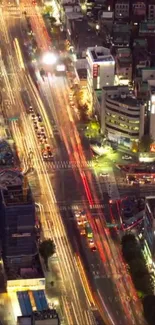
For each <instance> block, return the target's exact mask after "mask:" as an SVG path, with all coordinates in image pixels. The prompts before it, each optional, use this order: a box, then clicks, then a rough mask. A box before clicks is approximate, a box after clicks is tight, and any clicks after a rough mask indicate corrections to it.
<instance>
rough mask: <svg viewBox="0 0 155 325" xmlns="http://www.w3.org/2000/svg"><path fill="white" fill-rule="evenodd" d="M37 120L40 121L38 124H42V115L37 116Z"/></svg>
mask: <svg viewBox="0 0 155 325" xmlns="http://www.w3.org/2000/svg"><path fill="white" fill-rule="evenodd" d="M37 119H38V122H42V117H41V115H40V114H37Z"/></svg>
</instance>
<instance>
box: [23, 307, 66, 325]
mask: <svg viewBox="0 0 155 325" xmlns="http://www.w3.org/2000/svg"><path fill="white" fill-rule="evenodd" d="M17 325H60V319H59V315H58V313H57V311H56V310H55V309H47V310H45V311H42V312H33V314H32V315H30V316H19V317H18V319H17Z"/></svg>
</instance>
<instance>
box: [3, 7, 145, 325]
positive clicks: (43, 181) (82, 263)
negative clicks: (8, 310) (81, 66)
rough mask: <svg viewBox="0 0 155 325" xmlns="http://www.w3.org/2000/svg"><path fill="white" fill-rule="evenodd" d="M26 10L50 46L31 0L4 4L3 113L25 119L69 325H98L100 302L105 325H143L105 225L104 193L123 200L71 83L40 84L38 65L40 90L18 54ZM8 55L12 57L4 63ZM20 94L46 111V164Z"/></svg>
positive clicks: (40, 40) (25, 138)
mask: <svg viewBox="0 0 155 325" xmlns="http://www.w3.org/2000/svg"><path fill="white" fill-rule="evenodd" d="M24 10H26V11H27V15H30V21H31V25H32V29H33V32H34V34H35V37H36V41H37V44H38V46H39V47H40V49H41V50H42V51H47V50H48V49H49V37H48V35H47V32H46V28H45V25H44V21H43V19H42V17H41V14H40V10H39V8H38V7H33V6H31V4H30V3H29V2H23V3H22V5H21V9H20V7H19V8H16V7H15V6H14V7H12V9H11V8H8V7H6V6H5V5H4V7H3V8H2V9H1V24H0V28H1V31H2V33H3V35H4V38H3V39H4V41H3V42H2V44H1V47H2V49H3V51H2V61H1V71H2V74H3V77H2V79H3V83H4V85H5V87H4V93H5V96H8V97H9V107H6V114H7V116H8V117H11V116H13V115H15V116H20V121H19V122H16V121H15V122H12V123H11V126H12V132H13V135H14V138H15V141H16V144H17V147H18V149H19V155H20V157H21V159H22V162H23V168H26V163H27V160H26V157H28V155H29V151H30V150H31V151H32V152H33V160H34V161H33V164H34V168H35V171H36V174H37V178H38V182H39V187H40V192H39V194H37V196H36V201H38V203H39V206H40V207H42V208H41V222H42V227H43V233H44V230H45V233H44V236H45V237H46V231H47V228H48V231H49V232H48V236H49V235H50V236H51V237H53V238H54V240H55V242H56V247H57V259H58V264H59V270H60V274H61V279H62V285H61V288H60V297H61V299H60V301H61V303H62V308H63V312H64V315H65V321H66V324H69V325H70V324H71V325H85V324H88V325H93V324H95V320H94V318H93V313H92V310H93V309H94V306H95V305H96V306H97V308H98V309H99V310H100V313H101V315H102V318H103V319H104V321H105V323H106V324H115V325H117V324H118V325H119V324H120V325H121V324H122V325H130V324H140V325H142V324H143V318H142V313H141V306H140V302H139V301H138V299H137V296H136V293H135V290H134V288H133V285H132V283H131V279H130V278H129V275H128V274H127V273H126V269H125V265H124V263H123V261H122V258H121V254H120V246H119V238H117V233H115V237H116V239H117V240H116V241H115V242H114V241H113V239H112V237H111V233H110V232H109V231H108V229H107V228H106V220H109V218H111V216H109V215H110V210H109V207H108V205H107V204H105V203H107V193H108V194H110V195H111V196H112V197H117V196H119V192H118V189H117V184H116V181H115V177H114V174H113V170H112V169H111V171H110V180H107V181H104V182H101V183H103V185H102V184H100V182H99V179H98V178H96V176H95V173H94V169H93V166H92V163H91V156H90V154H89V150H88V148H86V147H85V144H84V142H83V139H82V138H81V135H80V134H79V131H78V129H77V127H76V118H75V116H74V113H73V111H72V109H71V107H70V105H69V93H70V89H69V86H68V82H67V79H66V78H65V77H56V76H53V75H52V74H50V73H48V75H47V77H46V78H45V80H44V81H43V80H42V78H41V77H40V74H39V69H40V63H38V64H36V65H35V71H36V77H37V81H38V90H37V89H36V88H35V85H34V84H33V82H32V79H31V77H30V75H29V73H28V70H27V68H26V64H25V65H24V62H23V60H22V56H21V51H20V44H22V42H23V39H22V38H23V33H22V28H23V27H22V26H23V25H24V24H25V17H24V15H23V11H24ZM10 17H11V19H10ZM15 38H17V39H18V41H19V43H18V44H19V48H18V46H17V44H15V43H14V40H15ZM4 51H7V52H8V57H7V59H5V57H4V54H3V52H4ZM23 89H26V90H27V92H28V94H29V97H30V98H31V101H32V104H33V107H34V110H35V111H36V112H40V113H41V115H42V117H43V121H44V124H45V127H46V131H47V134H48V141H49V143H50V144H51V145H52V146H55V157H54V161H53V162H50V163H46V162H44V161H43V158H42V155H41V151H40V148H39V145H38V140H37V137H36V133H35V131H34V128H33V123H32V121H31V119H30V116H28V115H27V114H26V111H25V108H24V105H23V102H22V100H21V91H22V90H23ZM103 187H104V191H103ZM34 195H35V191H34ZM72 207H74V208H75V207H77V208H82V209H85V211H86V214H87V218H88V221H89V223H90V225H91V227H92V229H93V233H94V241H95V245H96V247H97V251H96V252H92V251H91V250H90V249H89V247H88V246H87V242H86V240H85V239H84V238H81V237H80V236H79V233H78V230H77V227H76V222H75V221H74V218H73V212H72V210H71V208H72ZM74 208H73V210H74ZM47 215H48V220H47ZM47 221H48V222H47ZM85 270H86V272H85ZM87 277H88V280H87Z"/></svg>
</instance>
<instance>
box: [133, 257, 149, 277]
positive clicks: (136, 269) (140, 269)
mask: <svg viewBox="0 0 155 325" xmlns="http://www.w3.org/2000/svg"><path fill="white" fill-rule="evenodd" d="M130 270H131V273H132V274H133V276H134V275H135V276H140V275H144V274H146V273H147V267H146V263H145V261H144V260H143V259H141V258H135V259H133V260H131V262H130Z"/></svg>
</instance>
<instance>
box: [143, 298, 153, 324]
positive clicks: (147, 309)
mask: <svg viewBox="0 0 155 325" xmlns="http://www.w3.org/2000/svg"><path fill="white" fill-rule="evenodd" d="M143 311H144V317H145V319H146V321H147V322H148V324H149V325H154V324H155V296H154V295H148V296H145V297H144V299H143Z"/></svg>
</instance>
